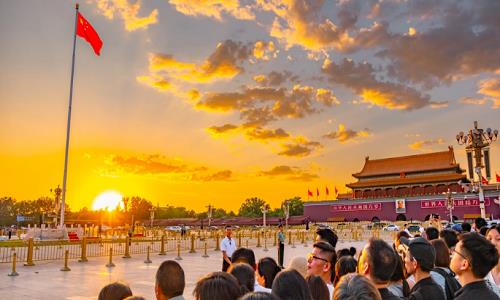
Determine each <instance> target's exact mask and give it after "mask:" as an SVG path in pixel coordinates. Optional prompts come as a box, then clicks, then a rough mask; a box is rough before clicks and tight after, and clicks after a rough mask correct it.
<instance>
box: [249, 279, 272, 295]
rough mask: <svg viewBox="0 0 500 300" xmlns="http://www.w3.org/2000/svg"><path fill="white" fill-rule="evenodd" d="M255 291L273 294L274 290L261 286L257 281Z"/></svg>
mask: <svg viewBox="0 0 500 300" xmlns="http://www.w3.org/2000/svg"><path fill="white" fill-rule="evenodd" d="M253 291H254V292H264V293H271V291H272V290H271V289H268V288H266V287H263V286H261V285H260V284H259V283H258V282H257V281H255V285H254V286H253Z"/></svg>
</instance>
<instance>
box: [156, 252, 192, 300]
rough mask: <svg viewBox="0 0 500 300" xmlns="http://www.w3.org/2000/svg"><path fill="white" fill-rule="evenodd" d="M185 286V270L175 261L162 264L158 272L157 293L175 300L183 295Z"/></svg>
mask: <svg viewBox="0 0 500 300" xmlns="http://www.w3.org/2000/svg"><path fill="white" fill-rule="evenodd" d="M185 286H186V281H185V278H184V270H183V269H182V267H181V265H179V263H177V262H176V261H174V260H166V261H164V262H162V263H161V265H160V267H158V271H156V285H155V290H156V292H157V293H161V294H163V295H164V296H165V297H166V298H173V297H177V296H180V295H182V294H183V293H184V287H185Z"/></svg>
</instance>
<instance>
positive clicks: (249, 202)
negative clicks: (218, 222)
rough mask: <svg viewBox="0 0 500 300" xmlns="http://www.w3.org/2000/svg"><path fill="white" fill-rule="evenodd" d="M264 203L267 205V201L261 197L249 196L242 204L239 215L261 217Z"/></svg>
mask: <svg viewBox="0 0 500 300" xmlns="http://www.w3.org/2000/svg"><path fill="white" fill-rule="evenodd" d="M264 205H266V201H264V200H262V199H260V198H256V197H253V198H248V199H246V200H245V201H244V202H243V203H242V204H241V206H240V210H239V211H238V215H239V216H240V217H260V216H261V215H262V211H261V209H262V207H264Z"/></svg>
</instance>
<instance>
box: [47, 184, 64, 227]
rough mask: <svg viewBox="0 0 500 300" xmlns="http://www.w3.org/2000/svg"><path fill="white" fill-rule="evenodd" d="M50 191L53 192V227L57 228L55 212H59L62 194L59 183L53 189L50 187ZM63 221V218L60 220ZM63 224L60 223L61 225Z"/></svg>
mask: <svg viewBox="0 0 500 300" xmlns="http://www.w3.org/2000/svg"><path fill="white" fill-rule="evenodd" d="M50 191H51V192H54V195H55V197H54V219H53V222H54V228H57V214H58V213H59V210H60V209H61V194H62V189H61V188H60V187H59V185H58V186H57V187H56V188H55V189H54V190H52V189H50ZM61 222H63V220H61ZM62 225H64V224H62V223H61V226H62Z"/></svg>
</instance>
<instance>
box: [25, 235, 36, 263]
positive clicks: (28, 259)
mask: <svg viewBox="0 0 500 300" xmlns="http://www.w3.org/2000/svg"><path fill="white" fill-rule="evenodd" d="M33 248H34V242H33V238H30V239H29V240H28V254H27V256H26V263H25V264H24V265H25V266H26V267H31V266H34V265H35V264H34V263H33Z"/></svg>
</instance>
